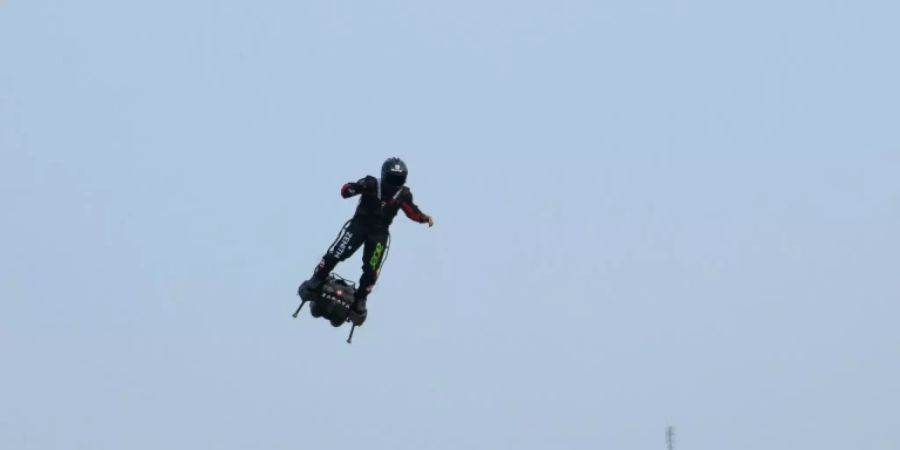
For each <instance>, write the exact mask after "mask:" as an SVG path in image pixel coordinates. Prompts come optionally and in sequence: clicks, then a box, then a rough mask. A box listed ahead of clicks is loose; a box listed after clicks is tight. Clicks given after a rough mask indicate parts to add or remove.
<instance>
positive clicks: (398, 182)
mask: <svg viewBox="0 0 900 450" xmlns="http://www.w3.org/2000/svg"><path fill="white" fill-rule="evenodd" d="M382 179H383V180H382V181H383V182H384V183H385V184H389V185H391V186H403V185H404V184H405V183H406V174H405V173H396V172H388V173H386V174H384V176H383V177H382Z"/></svg>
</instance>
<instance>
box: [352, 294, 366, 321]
mask: <svg viewBox="0 0 900 450" xmlns="http://www.w3.org/2000/svg"><path fill="white" fill-rule="evenodd" d="M368 315H369V311H368V310H367V309H366V299H365V297H357V298H356V299H355V300H354V301H353V306H352V307H351V308H350V321H352V322H353V324H354V325H356V326H359V325H362V324H363V322H365V321H366V316H368Z"/></svg>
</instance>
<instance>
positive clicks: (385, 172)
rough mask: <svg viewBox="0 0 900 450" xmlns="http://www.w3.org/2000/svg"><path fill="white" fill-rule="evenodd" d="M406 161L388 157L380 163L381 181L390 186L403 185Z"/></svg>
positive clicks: (406, 171)
mask: <svg viewBox="0 0 900 450" xmlns="http://www.w3.org/2000/svg"><path fill="white" fill-rule="evenodd" d="M407 174H409V171H408V170H407V169H406V163H404V162H403V160H401V159H400V158H388V159H387V160H385V161H384V164H382V165H381V182H382V183H385V184H389V185H391V186H397V187H400V186H403V184H404V183H406V175H407Z"/></svg>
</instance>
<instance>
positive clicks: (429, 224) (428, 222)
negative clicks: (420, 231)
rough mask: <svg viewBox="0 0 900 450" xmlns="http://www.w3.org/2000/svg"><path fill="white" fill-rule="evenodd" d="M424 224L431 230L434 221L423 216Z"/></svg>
mask: <svg viewBox="0 0 900 450" xmlns="http://www.w3.org/2000/svg"><path fill="white" fill-rule="evenodd" d="M425 223H427V224H428V228H431V227H433V226H434V219H432V218H431V216H425Z"/></svg>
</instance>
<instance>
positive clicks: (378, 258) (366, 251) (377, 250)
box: [313, 219, 391, 298]
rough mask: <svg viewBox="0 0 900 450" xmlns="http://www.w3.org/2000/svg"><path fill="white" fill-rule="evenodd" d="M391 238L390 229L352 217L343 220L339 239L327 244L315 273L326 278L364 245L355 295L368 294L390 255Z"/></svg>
mask: <svg viewBox="0 0 900 450" xmlns="http://www.w3.org/2000/svg"><path fill="white" fill-rule="evenodd" d="M390 241H391V236H390V233H388V231H387V230H383V229H375V228H373V227H369V226H366V225H365V224H364V223H361V222H360V221H357V220H352V219H351V220H350V221H348V222H347V223H345V224H344V227H343V228H342V229H341V232H340V233H339V234H338V237H337V239H335V240H334V242H333V243H332V244H331V246H330V247H328V251H326V252H325V256H323V257H322V260H321V261H320V262H319V265H318V266H317V267H316V270H315V272H314V273H313V277H314V278H316V279H319V280H324V279H325V277H327V276H328V274H330V273H331V271H332V270H334V267H335V266H336V265H337V264H338V263H339V262H341V261H343V260H345V259H347V258H349V257H350V256H352V255H353V253H355V252H356V251H357V250H359V247H360V246H364V248H363V255H362V260H363V265H362V270H363V272H362V275H361V276H360V277H359V288H358V289H357V290H356V298H366V297H368V295H369V293H370V292H372V288H374V287H375V282H376V281H377V280H378V274H379V273H380V272H381V265H382V264H383V263H384V258H385V256H387V252H388V247H389V246H390Z"/></svg>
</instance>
